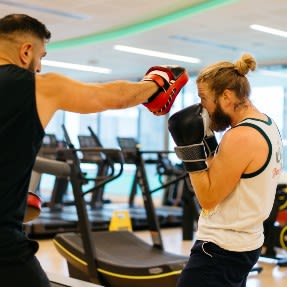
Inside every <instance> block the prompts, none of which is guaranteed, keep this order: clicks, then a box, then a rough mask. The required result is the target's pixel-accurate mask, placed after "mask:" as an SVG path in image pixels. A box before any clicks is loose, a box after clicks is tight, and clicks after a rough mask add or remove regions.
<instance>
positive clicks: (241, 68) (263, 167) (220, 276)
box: [169, 54, 283, 287]
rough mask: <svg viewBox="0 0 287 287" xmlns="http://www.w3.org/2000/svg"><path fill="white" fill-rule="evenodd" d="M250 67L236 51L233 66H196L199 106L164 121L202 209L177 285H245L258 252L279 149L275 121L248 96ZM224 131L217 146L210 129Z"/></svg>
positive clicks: (252, 63) (279, 159)
mask: <svg viewBox="0 0 287 287" xmlns="http://www.w3.org/2000/svg"><path fill="white" fill-rule="evenodd" d="M255 67H256V62H255V59H254V58H253V57H252V56H251V55H249V54H244V55H242V57H241V58H240V59H239V60H238V61H237V62H235V63H234V64H233V63H230V62H219V63H216V64H214V65H211V66H209V67H207V68H205V69H203V70H202V71H201V72H200V73H199V75H198V77H197V80H196V84H197V89H198V95H199V98H200V100H201V103H200V104H195V105H193V106H190V107H188V108H185V109H183V110H181V111H179V112H177V113H175V114H174V115H172V116H171V117H170V119H169V130H170V133H171V135H172V137H173V139H174V141H175V143H176V144H177V147H176V148H175V149H176V153H177V155H178V157H179V158H180V159H182V160H183V163H184V165H185V168H186V170H187V171H188V172H189V176H190V180H191V183H192V185H193V187H194V190H195V193H196V196H197V198H198V200H199V203H200V205H201V207H202V212H201V215H200V218H199V222H198V231H197V236H196V237H197V240H196V242H195V244H194V245H193V247H192V249H191V254H190V259H189V262H188V264H187V266H186V267H185V269H184V270H183V272H182V274H181V277H180V279H179V281H178V285H177V286H178V287H187V286H196V287H201V286H202V287H209V286H212V287H216V286H218V287H219V286H220V287H222V286H228V287H235V286H237V287H239V286H240V287H242V286H246V280H247V275H248V273H249V271H250V270H251V269H252V267H253V266H254V264H255V263H256V262H257V260H258V257H259V255H260V249H261V246H262V244H263V241H264V234H263V221H264V220H265V219H266V218H267V217H268V216H269V213H270V211H271V208H272V205H273V201H274V197H275V192H276V186H277V182H278V178H279V175H280V172H281V169H282V150H283V149H282V141H281V137H280V134H279V131H278V128H277V126H276V124H275V123H274V122H273V120H272V119H271V118H269V117H268V116H267V115H265V114H263V113H261V112H260V111H259V110H258V109H257V108H256V107H255V106H254V105H253V104H252V103H251V101H250V99H249V95H250V85H249V82H248V80H247V78H246V76H245V75H246V74H247V73H248V72H249V70H252V71H253V70H254V69H255ZM209 116H210V119H209ZM228 127H231V128H230V129H229V130H228V131H226V133H225V134H224V136H223V137H222V140H221V142H220V145H219V146H217V142H216V138H215V136H214V134H213V132H212V130H214V131H224V130H225V129H226V128H228ZM213 154H214V156H212V155H213Z"/></svg>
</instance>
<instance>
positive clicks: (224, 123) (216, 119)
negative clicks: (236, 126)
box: [210, 103, 231, 132]
mask: <svg viewBox="0 0 287 287" xmlns="http://www.w3.org/2000/svg"><path fill="white" fill-rule="evenodd" d="M210 120H211V122H210V128H211V129H212V130H214V131H216V132H222V131H225V130H226V129H227V128H228V127H229V126H230V125H231V119H230V116H229V115H227V114H226V113H225V112H224V111H223V110H222V109H221V107H220V105H219V103H216V107H215V110H214V112H213V113H212V115H211V116H210Z"/></svg>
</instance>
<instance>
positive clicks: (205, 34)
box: [0, 0, 287, 83]
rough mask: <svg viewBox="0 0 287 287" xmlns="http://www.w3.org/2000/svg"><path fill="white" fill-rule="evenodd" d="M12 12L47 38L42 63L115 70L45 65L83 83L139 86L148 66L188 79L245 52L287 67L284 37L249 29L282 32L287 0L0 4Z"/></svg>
mask: <svg viewBox="0 0 287 287" xmlns="http://www.w3.org/2000/svg"><path fill="white" fill-rule="evenodd" d="M219 2H222V3H223V4H225V5H219V6H218V5H217V6H216V5H215V7H209V8H208V9H203V10H202V9H201V10H199V11H197V12H196V11H195V9H196V8H197V7H199V6H198V5H201V7H202V5H205V4H206V3H207V4H209V5H210V4H218V3H219ZM10 13H25V14H29V15H31V16H33V17H36V18H38V19H39V20H40V21H42V22H43V23H45V24H46V25H47V27H48V29H49V30H50V31H51V32H52V39H51V41H50V44H49V45H48V55H47V57H46V59H49V60H56V61H64V62H70V63H76V64H83V65H96V66H100V67H105V68H109V69H111V70H112V73H111V74H99V73H90V72H73V71H70V70H64V69H61V70H59V69H56V68H46V67H43V72H47V71H51V70H53V71H57V72H61V73H64V74H66V75H68V76H70V77H73V78H74V79H79V80H84V81H97V82H99V81H109V80H115V79H129V80H138V79H140V78H142V76H143V74H144V73H145V72H146V70H147V69H148V68H149V67H150V66H154V65H163V64H178V65H182V66H184V67H186V68H187V69H188V70H189V72H190V73H191V74H192V73H197V72H198V71H199V70H200V69H201V68H202V67H204V66H206V65H208V64H210V63H213V62H216V61H219V60H230V61H234V60H236V59H237V58H238V57H239V56H240V55H241V54H242V53H243V52H249V53H251V54H253V55H254V56H255V58H256V59H257V62H258V65H259V66H260V68H263V67H264V68H266V66H267V68H268V69H273V68H274V67H273V66H274V65H275V68H276V70H277V69H279V70H282V69H283V70H284V69H285V65H286V66H287V38H282V37H278V36H273V35H271V34H265V33H262V32H258V31H254V30H251V29H250V28H249V25H251V24H260V25H264V26H270V27H273V28H277V29H281V30H285V31H287V16H286V15H287V1H286V0H272V1H265V0H238V1H227V0H225V1H218V0H209V1H204V0H160V1H150V0H80V1H79V0H26V1H20V0H15V1H14V0H13V1H8V0H7V1H2V0H0V17H3V16H5V15H6V14H10ZM184 13H186V14H187V15H184ZM172 15H173V16H176V15H177V17H174V18H172V17H171V16H172ZM159 18H160V19H161V20H162V22H161V23H160V24H159V22H157V19H159ZM142 23H145V25H142ZM133 29H136V30H133ZM111 31H113V32H114V34H113V33H110V32H111ZM118 31H120V32H121V33H120V35H119V34H117V33H116V32H118ZM91 34H94V42H93V43H90V44H84V43H83V41H80V45H74V46H73V45H72V44H69V43H67V45H66V46H68V47H65V48H61V49H59V48H57V45H58V44H59V41H62V40H69V39H73V38H77V37H86V36H87V35H91ZM106 37H108V38H106ZM116 44H120V45H127V46H133V47H137V48H144V49H150V50H156V51H161V52H166V53H173V54H179V55H184V56H190V57H196V58H199V59H200V60H201V62H200V63H199V64H190V63H184V62H179V61H172V60H165V59H159V58H153V57H148V56H140V55H134V54H127V53H124V52H120V51H116V50H114V49H113V46H114V45H116ZM254 75H255V76H256V75H257V74H254ZM286 75H287V71H286ZM255 76H254V77H255ZM267 80H268V81H269V80H272V81H274V83H277V82H279V83H284V82H286V81H287V78H285V79H284V78H277V77H270V76H268V77H267V76H266V80H264V82H267Z"/></svg>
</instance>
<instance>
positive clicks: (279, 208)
mask: <svg viewBox="0 0 287 287" xmlns="http://www.w3.org/2000/svg"><path fill="white" fill-rule="evenodd" d="M286 190H287V184H285V183H279V184H278V186H277V189H276V195H275V200H274V204H273V207H272V210H271V213H270V215H269V217H268V218H267V219H266V220H265V222H264V233H265V241H264V246H263V251H262V254H261V256H262V257H264V258H270V259H274V261H275V263H276V264H277V265H278V266H281V267H283V266H286V267H287V258H280V257H278V256H277V252H276V248H282V249H284V250H287V191H286Z"/></svg>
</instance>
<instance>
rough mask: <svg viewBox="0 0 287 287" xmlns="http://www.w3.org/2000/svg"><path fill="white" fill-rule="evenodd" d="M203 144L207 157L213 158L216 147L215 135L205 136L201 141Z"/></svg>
mask: <svg viewBox="0 0 287 287" xmlns="http://www.w3.org/2000/svg"><path fill="white" fill-rule="evenodd" d="M203 143H204V146H205V152H206V155H207V157H210V156H213V155H214V154H215V151H216V149H217V147H218V143H217V140H216V137H215V135H211V136H207V137H205V138H204V139H203Z"/></svg>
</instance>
